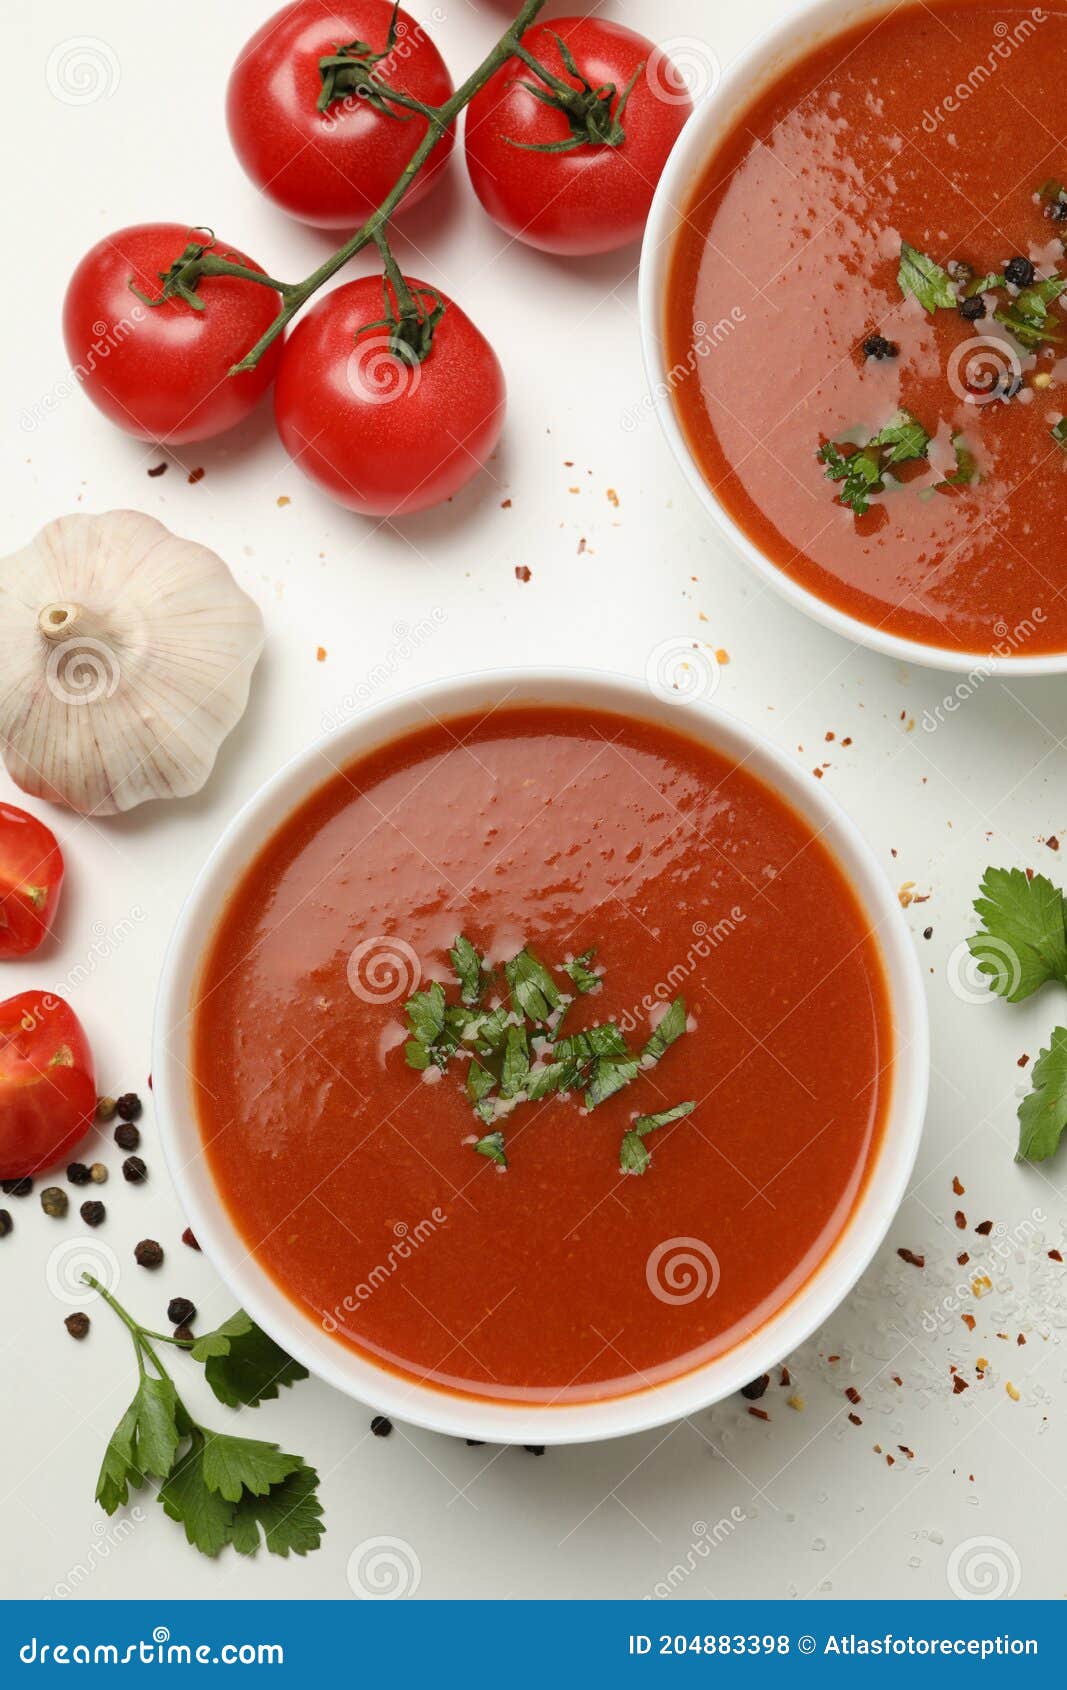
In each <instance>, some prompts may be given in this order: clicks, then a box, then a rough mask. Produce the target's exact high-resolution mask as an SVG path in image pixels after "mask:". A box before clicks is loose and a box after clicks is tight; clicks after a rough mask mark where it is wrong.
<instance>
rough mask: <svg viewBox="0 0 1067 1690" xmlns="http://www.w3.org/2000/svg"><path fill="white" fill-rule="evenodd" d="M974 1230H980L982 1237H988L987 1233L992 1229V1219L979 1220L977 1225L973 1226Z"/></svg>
mask: <svg viewBox="0 0 1067 1690" xmlns="http://www.w3.org/2000/svg"><path fill="white" fill-rule="evenodd" d="M974 1230H975V1232H980V1233H981V1235H982V1237H983V1238H988V1237H989V1234H990V1233H991V1232H992V1230H993V1222H992V1221H979V1222H978V1225H977V1226H976V1227H975V1229H974Z"/></svg>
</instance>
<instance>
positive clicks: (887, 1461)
mask: <svg viewBox="0 0 1067 1690" xmlns="http://www.w3.org/2000/svg"><path fill="white" fill-rule="evenodd" d="M885 1464H886V1466H887V1467H895V1466H896V1458H895V1457H894V1456H892V1455H887V1456H886V1458H885Z"/></svg>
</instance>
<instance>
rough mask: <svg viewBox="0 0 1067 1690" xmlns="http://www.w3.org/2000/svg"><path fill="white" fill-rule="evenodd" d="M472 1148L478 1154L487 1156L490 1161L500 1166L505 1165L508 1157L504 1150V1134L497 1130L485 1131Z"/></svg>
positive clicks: (503, 1166) (504, 1166)
mask: <svg viewBox="0 0 1067 1690" xmlns="http://www.w3.org/2000/svg"><path fill="white" fill-rule="evenodd" d="M474 1148H475V1151H476V1152H477V1154H478V1155H479V1156H488V1158H489V1160H490V1162H496V1163H497V1164H498V1166H499V1167H501V1168H506V1167H507V1165H508V1159H507V1154H506V1152H505V1150H504V1135H503V1133H502V1132H500V1131H499V1130H498V1131H497V1132H495V1133H486V1135H485V1137H484V1138H480V1139H479V1140H478V1142H477V1144H476V1145H475V1146H474Z"/></svg>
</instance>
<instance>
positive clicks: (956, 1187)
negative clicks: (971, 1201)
mask: <svg viewBox="0 0 1067 1690" xmlns="http://www.w3.org/2000/svg"><path fill="white" fill-rule="evenodd" d="M952 1189H953V1191H954V1192H955V1193H956V1196H957V1197H962V1196H963V1193H964V1191H965V1190H966V1189H967V1188H966V1186H963V1185H961V1184H960V1181H959V1176H958V1175H957V1174H953V1176H952Z"/></svg>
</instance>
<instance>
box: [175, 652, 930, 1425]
mask: <svg viewBox="0 0 1067 1690" xmlns="http://www.w3.org/2000/svg"><path fill="white" fill-rule="evenodd" d="M538 703H540V704H544V705H550V704H564V705H569V706H571V707H572V708H573V707H574V706H575V705H576V704H577V705H578V706H579V707H580V706H581V704H582V703H587V704H588V705H589V707H590V708H598V709H603V710H607V711H612V710H614V711H616V712H620V713H622V714H624V715H629V716H631V717H637V718H638V719H640V720H646V721H651V722H654V723H655V722H659V723H662V724H664V725H666V726H668V727H673V728H674V729H675V730H676V731H678V732H681V733H683V734H688V735H689V736H690V737H693V738H695V739H697V740H698V741H699V742H702V743H704V744H708V745H710V746H712V747H714V748H716V749H718V750H719V751H720V752H723V753H724V754H726V755H733V754H735V753H736V754H738V756H739V758H741V757H743V758H744V759H745V761H746V765H747V766H748V767H749V768H750V769H751V770H752V772H753V773H755V774H756V776H757V778H759V779H762V780H763V781H764V782H765V783H766V784H768V785H770V786H771V787H772V789H773V790H774V791H775V792H776V793H777V794H778V795H779V796H780V797H781V798H783V799H784V801H785V802H787V803H788V804H790V805H791V806H792V807H793V808H794V809H796V810H797V811H798V812H799V814H800V815H801V817H802V818H803V819H804V820H806V821H807V822H808V824H809V825H811V826H813V827H815V828H816V829H818V830H820V832H821V837H822V838H823V839H824V840H825V841H826V843H827V846H828V849H829V850H830V851H831V852H832V854H833V855H834V858H835V860H836V861H837V863H838V865H839V867H840V868H841V870H842V872H843V873H844V874H845V876H846V879H847V880H848V882H849V884H850V886H851V887H852V889H853V892H854V895H855V896H856V897H857V899H858V900H859V902H860V904H861V907H862V908H863V909H864V911H865V913H866V914H867V915H868V918H869V920H870V923H871V929H872V932H873V933H874V934H875V936H876V943H877V944H878V947H879V951H880V954H881V957H882V962H883V967H884V971H885V977H886V989H887V997H888V1000H889V1007H890V1014H891V1021H892V1031H893V1040H894V1076H893V1089H892V1093H891V1097H890V1102H889V1106H888V1115H887V1119H886V1122H885V1126H884V1129H883V1134H882V1142H881V1145H880V1147H879V1150H878V1152H877V1157H876V1160H875V1162H874V1164H873V1165H872V1167H871V1168H870V1170H869V1171H868V1175H867V1178H866V1181H865V1184H864V1187H863V1189H862V1191H861V1193H860V1195H859V1198H858V1199H857V1202H856V1204H855V1205H854V1207H853V1209H852V1212H851V1214H850V1215H849V1218H848V1220H847V1222H846V1224H845V1226H844V1228H843V1230H842V1232H841V1233H840V1234H839V1236H838V1237H837V1239H836V1240H835V1242H834V1243H833V1245H832V1246H831V1248H830V1250H829V1251H828V1252H827V1255H826V1256H825V1257H824V1258H823V1260H822V1261H821V1262H820V1263H819V1265H818V1266H817V1267H816V1268H815V1269H814V1271H813V1272H812V1274H811V1275H810V1277H809V1278H808V1280H807V1281H805V1283H804V1284H803V1285H802V1286H801V1287H800V1288H799V1289H798V1290H797V1291H796V1292H795V1293H794V1294H793V1296H792V1297H791V1298H790V1299H789V1300H788V1301H787V1302H786V1303H785V1304H784V1305H783V1306H782V1307H781V1308H780V1309H778V1310H777V1311H776V1312H775V1313H774V1314H773V1315H772V1316H771V1317H770V1319H769V1320H767V1321H766V1322H764V1324H763V1325H762V1326H760V1327H759V1328H758V1329H757V1330H756V1332H755V1333H753V1334H751V1335H750V1336H749V1337H748V1338H746V1339H744V1340H743V1341H742V1343H740V1344H739V1345H736V1346H735V1347H734V1348H733V1349H730V1350H728V1351H726V1352H725V1353H724V1354H723V1355H720V1356H717V1357H715V1358H714V1359H712V1360H711V1361H709V1362H705V1363H703V1364H702V1365H700V1366H699V1367H696V1368H694V1369H692V1370H690V1371H689V1372H687V1373H683V1374H680V1375H678V1376H676V1377H673V1378H671V1379H668V1380H665V1381H663V1382H661V1383H659V1384H656V1385H652V1386H648V1387H645V1388H642V1389H638V1390H636V1391H634V1392H632V1393H629V1394H627V1395H623V1396H616V1397H610V1398H606V1399H595V1398H594V1399H590V1400H586V1401H582V1402H578V1403H573V1402H568V1403H560V1404H544V1403H529V1402H522V1401H506V1400H503V1401H502V1400H497V1399H490V1398H480V1397H470V1396H464V1395H462V1394H461V1393H459V1392H452V1391H449V1390H447V1389H444V1388H440V1387H437V1386H434V1385H425V1384H420V1383H419V1382H418V1381H414V1380H411V1379H409V1378H408V1377H406V1376H404V1375H402V1374H399V1373H394V1372H393V1371H391V1370H390V1369H389V1368H387V1367H385V1366H384V1365H381V1364H379V1363H378V1362H376V1361H375V1360H374V1358H373V1357H372V1356H370V1355H369V1354H367V1353H364V1352H360V1351H357V1350H355V1349H354V1348H352V1347H351V1346H349V1345H347V1344H345V1343H344V1342H343V1341H342V1340H340V1339H333V1338H330V1337H328V1336H327V1335H326V1334H325V1333H324V1331H323V1330H322V1329H321V1326H320V1324H319V1323H317V1322H316V1321H315V1320H314V1317H313V1316H312V1315H310V1314H309V1313H308V1312H306V1311H305V1310H303V1309H302V1308H301V1307H300V1306H299V1305H298V1304H297V1303H296V1302H295V1301H293V1300H291V1299H290V1298H289V1296H288V1295H287V1294H286V1293H285V1292H284V1291H283V1290H281V1288H280V1287H279V1286H278V1285H277V1283H276V1281H275V1280H274V1279H273V1278H272V1277H271V1276H270V1275H269V1274H268V1273H267V1271H266V1269H265V1268H263V1267H261V1266H260V1265H259V1264H258V1262H257V1261H256V1260H255V1258H254V1257H253V1255H252V1254H251V1252H250V1251H249V1250H248V1249H247V1246H246V1245H245V1244H244V1241H243V1240H242V1239H241V1237H240V1234H239V1233H238V1231H237V1228H236V1226H235V1224H234V1223H233V1221H232V1220H231V1219H230V1217H229V1215H228V1212H227V1210H226V1206H225V1202H224V1199H223V1198H222V1195H221V1193H220V1192H219V1191H218V1189H217V1188H216V1187H215V1184H214V1181H213V1179H212V1178H211V1175H210V1172H209V1170H208V1167H207V1162H206V1158H205V1157H204V1155H203V1148H202V1145H201V1142H200V1132H199V1126H198V1125H197V1122H196V1110H195V1104H194V1103H193V1097H192V1084H193V1076H192V1073H191V1065H190V1063H189V1061H188V1060H186V1058H187V1056H188V1054H189V1053H188V1051H187V1048H186V1042H187V1033H188V1023H189V1021H190V1003H191V994H192V991H193V989H194V988H195V984H196V981H197V979H198V976H199V972H200V965H201V963H202V961H203V953H204V948H205V944H206V940H205V939H204V935H205V933H210V932H211V931H212V930H213V928H214V925H215V921H216V919H217V917H218V915H219V913H220V912H221V910H222V908H223V907H224V904H225V901H226V897H227V896H228V893H229V891H230V890H231V889H232V887H233V884H234V878H235V875H237V874H239V873H240V872H241V870H242V867H244V866H247V864H248V863H249V862H250V861H251V860H252V858H253V857H254V856H255V855H256V854H257V853H258V851H259V850H260V849H261V848H262V846H263V845H264V844H265V843H266V842H267V840H268V838H269V837H270V836H271V835H272V834H273V833H274V832H275V830H276V829H277V827H278V826H279V825H281V823H282V822H283V821H284V819H285V818H286V816H288V815H289V814H291V813H292V811H293V809H295V808H296V806H297V805H298V804H299V803H300V802H302V800H303V799H304V798H305V797H306V796H308V795H309V794H310V793H312V792H313V791H315V790H316V789H317V788H318V787H319V786H321V785H322V784H323V783H324V782H326V781H328V780H329V779H330V778H331V777H332V775H333V774H334V773H336V771H337V769H338V768H343V767H345V766H346V765H347V764H348V763H350V762H352V761H354V760H356V759H358V758H359V757H361V756H363V755H365V754H366V753H367V752H369V751H371V750H373V749H374V748H375V747H377V746H381V745H383V744H388V743H389V742H390V741H392V740H395V739H396V738H398V737H401V736H402V735H403V734H404V733H406V732H408V731H410V729H411V728H412V727H413V726H415V725H417V724H419V723H422V724H424V723H425V722H426V720H427V717H428V716H429V717H432V718H435V719H437V720H441V719H445V720H447V719H448V718H449V717H455V716H457V715H462V714H466V713H467V712H468V711H470V710H472V709H484V708H488V707H500V706H502V705H505V704H506V705H509V706H512V705H522V704H538ZM326 748H328V751H327V749H326ZM183 1027H184V1029H185V1031H184V1032H182V1029H183ZM176 1044H177V1046H178V1047H179V1048H175V1045H176ZM152 1074H153V1098H154V1102H155V1109H156V1118H157V1123H158V1130H159V1135H160V1140H161V1142H162V1146H163V1151H164V1156H165V1160H166V1164H167V1168H168V1171H169V1173H170V1175H171V1178H172V1180H173V1182H174V1186H175V1189H176V1192H177V1196H178V1200H179V1202H180V1204H181V1206H182V1209H183V1211H184V1213H185V1215H186V1217H187V1220H188V1224H189V1225H190V1226H191V1228H192V1230H193V1232H194V1234H195V1236H196V1239H197V1241H198V1243H199V1244H200V1246H201V1247H202V1249H203V1250H204V1253H205V1254H206V1255H207V1257H208V1259H209V1260H210V1261H211V1263H212V1265H213V1266H214V1267H215V1269H216V1271H217V1272H218V1274H219V1277H220V1279H221V1281H222V1283H223V1284H224V1285H225V1286H226V1287H227V1288H228V1289H229V1290H230V1291H231V1292H232V1293H233V1295H234V1296H235V1297H236V1298H237V1299H238V1301H239V1303H240V1306H241V1307H243V1308H245V1309H246V1310H247V1311H248V1313H249V1314H250V1315H251V1316H252V1317H253V1319H255V1320H256V1321H257V1323H258V1324H259V1325H261V1326H262V1327H263V1328H264V1330H265V1331H267V1332H269V1333H271V1335H272V1336H274V1337H275V1338H276V1339H277V1341H278V1342H279V1343H281V1344H282V1345H283V1347H284V1348H285V1349H287V1350H288V1351H289V1353H290V1354H291V1355H293V1356H294V1357H295V1358H296V1359H297V1360H298V1361H300V1362H302V1364H303V1365H304V1366H305V1367H307V1368H308V1370H309V1372H310V1373H312V1374H313V1375H315V1376H316V1377H318V1378H320V1379H323V1380H324V1381H325V1382H326V1383H327V1384H330V1385H333V1386H335V1387H337V1388H338V1389H339V1390H341V1391H343V1392H345V1393H346V1394H347V1395H348V1396H350V1397H353V1398H355V1400H357V1401H359V1402H361V1403H363V1404H365V1405H366V1406H368V1407H370V1408H372V1409H374V1410H375V1411H376V1412H378V1413H382V1414H386V1415H389V1416H390V1417H393V1418H396V1419H399V1420H402V1421H406V1422H408V1423H409V1424H413V1425H417V1426H420V1427H423V1428H424V1429H426V1430H429V1431H434V1432H441V1433H444V1434H447V1435H450V1436H454V1437H469V1438H477V1439H479V1440H480V1441H483V1442H486V1443H499V1444H503V1443H516V1444H517V1443H522V1444H550V1443H551V1444H567V1443H584V1442H592V1441H597V1440H601V1439H606V1438H610V1437H619V1436H623V1435H626V1434H629V1433H634V1432H642V1431H647V1430H649V1429H650V1428H653V1427H656V1426H662V1425H665V1424H667V1423H669V1422H671V1421H675V1420H679V1419H683V1418H685V1417H687V1416H688V1415H690V1414H692V1413H694V1412H696V1411H697V1410H699V1409H703V1408H706V1407H709V1406H710V1405H711V1404H712V1403H715V1402H718V1401H720V1400H722V1399H723V1398H725V1397H728V1396H731V1395H732V1394H734V1393H735V1392H736V1391H738V1390H739V1389H740V1388H741V1386H742V1385H744V1384H746V1383H747V1382H748V1381H749V1380H750V1379H753V1378H755V1377H757V1376H758V1375H759V1374H761V1373H763V1372H766V1371H768V1369H769V1368H770V1367H771V1366H773V1365H774V1364H775V1362H777V1361H780V1360H781V1359H782V1358H783V1357H784V1356H786V1355H788V1354H791V1353H793V1352H794V1351H795V1350H796V1349H797V1347H798V1346H799V1345H800V1344H801V1343H803V1342H804V1341H805V1340H806V1339H807V1338H809V1337H810V1336H811V1334H812V1333H813V1332H814V1331H815V1330H817V1328H818V1327H819V1326H821V1325H822V1324H823V1323H824V1322H825V1320H826V1319H827V1318H828V1317H829V1316H830V1315H831V1314H832V1313H833V1311H834V1310H835V1309H836V1308H837V1306H838V1305H839V1303H840V1302H841V1301H842V1300H843V1299H844V1297H846V1296H847V1294H848V1293H849V1291H850V1290H851V1289H852V1287H853V1286H854V1284H855V1283H856V1281H857V1279H858V1278H859V1277H860V1274H861V1273H862V1272H863V1271H864V1270H865V1269H866V1267H867V1266H868V1265H869V1263H870V1261H871V1259H872V1257H873V1256H874V1254H875V1251H876V1250H877V1249H878V1247H879V1245H880V1244H881V1243H882V1241H883V1239H884V1237H885V1234H886V1232H887V1231H888V1228H889V1226H890V1225H891V1223H892V1221H893V1218H894V1216H895V1215H896V1213H897V1210H898V1208H899V1205H900V1202H901V1200H902V1198H903V1196H904V1192H905V1189H906V1186H907V1182H908V1179H909V1178H910V1175H911V1171H912V1168H913V1166H914V1162H915V1157H916V1154H917V1152H918V1147H919V1142H920V1137H921V1132H922V1124H923V1117H924V1113H925V1107H926V1098H927V1088H928V1078H929V1032H928V1024H927V1009H926V997H925V990H924V986H923V981H922V976H921V970H920V967H919V961H918V958H917V956H916V954H915V951H914V947H913V945H912V942H911V937H910V933H909V931H908V929H907V926H906V924H905V922H904V918H903V912H902V910H901V908H900V906H899V904H898V902H897V899H896V897H895V895H894V894H893V892H892V890H891V888H890V886H889V882H888V880H887V878H886V876H885V873H884V871H883V869H882V867H881V865H880V864H879V863H878V861H877V859H876V858H875V856H874V854H873V852H872V850H871V848H870V847H869V846H868V845H867V843H866V841H865V840H864V838H863V836H862V834H861V833H860V832H859V830H858V828H857V827H856V825H855V824H854V823H853V822H852V821H851V820H850V819H849V817H848V816H847V814H846V813H845V812H844V811H843V810H842V809H841V807H840V805H839V804H837V802H836V801H835V800H834V799H833V798H832V797H831V795H830V794H829V793H828V792H827V791H826V790H825V788H824V787H822V786H820V785H819V784H818V783H817V782H815V781H814V780H812V779H811V778H810V777H809V776H808V775H807V774H806V773H805V772H804V771H802V770H801V769H800V768H799V767H798V766H797V765H796V764H795V763H793V762H792V761H791V760H790V759H789V758H787V757H786V756H785V755H784V754H783V753H782V752H781V751H779V750H778V749H777V747H775V746H773V745H772V744H770V743H769V742H768V741H767V740H765V739H764V738H763V736H762V735H760V734H759V733H757V732H756V731H755V730H754V729H752V728H750V727H749V726H748V724H747V723H745V722H743V721H742V720H741V719H740V718H738V717H736V716H734V715H732V714H730V713H728V712H726V711H725V710H723V709H722V708H721V707H719V706H714V707H713V706H711V705H709V704H708V703H706V702H704V701H703V700H697V701H695V702H688V703H686V704H684V705H682V704H679V703H676V702H673V701H671V702H668V701H667V700H666V699H665V698H664V697H663V696H662V695H661V694H657V693H656V692H655V691H654V689H653V688H652V687H651V686H650V685H649V684H648V683H647V682H646V681H642V680H638V679H636V678H635V677H633V676H628V675H622V674H617V673H614V672H611V671H603V670H594V669H581V668H565V667H555V666H552V667H548V666H540V667H536V668H527V667H512V668H495V669H489V670H481V671H474V672H471V673H466V674H463V675H459V676H453V677H449V678H446V679H441V680H438V681H435V682H431V683H428V684H424V685H420V686H416V687H413V688H410V689H407V690H405V691H403V692H400V693H398V694H394V695H391V696H390V697H388V698H384V699H380V700H377V701H375V702H374V703H372V704H371V705H369V706H368V707H367V708H366V709H364V710H361V711H357V712H355V713H354V714H353V715H352V716H350V718H349V719H348V720H347V721H346V722H344V723H343V724H342V725H340V726H338V727H335V728H334V729H333V730H331V731H330V732H329V733H327V734H325V735H323V736H322V737H320V738H318V739H316V740H314V741H312V742H311V743H310V744H309V745H307V746H305V747H304V748H303V749H302V750H301V751H298V752H297V753H296V754H295V755H294V756H293V757H291V758H290V759H288V760H287V761H286V762H285V763H284V764H283V765H282V767H281V768H279V769H278V770H277V771H276V772H275V773H274V774H273V775H272V776H271V777H270V778H269V779H268V780H267V781H266V782H264V783H263V785H262V786H260V787H259V788H258V790H257V791H256V792H254V793H253V794H252V796H251V797H250V798H248V799H247V800H246V802H245V803H244V804H243V805H242V806H241V807H240V808H239V809H238V811H237V812H236V814H235V815H234V816H233V817H232V819H231V820H230V822H229V823H228V825H227V826H226V828H225V829H224V831H223V832H222V834H221V836H220V837H219V839H218V840H217V841H216V843H215V845H214V846H213V847H212V850H211V852H210V854H209V856H208V858H207V860H206V861H205V863H204V864H203V866H202V867H201V869H200V871H199V873H198V875H197V877H196V880H195V882H194V884H193V886H192V888H191V890H190V892H189V894H188V896H187V897H186V899H185V901H184V903H183V905H182V908H181V911H180V913H179V915H178V918H177V921H176V923H175V926H174V930H173V932H172V935H171V937H170V941H169V943H168V946H167V950H166V953H165V956H164V961H163V966H162V971H161V974H160V981H159V989H158V994H157V999H156V1009H155V1020H154V1026H153V1039H152Z"/></svg>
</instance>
